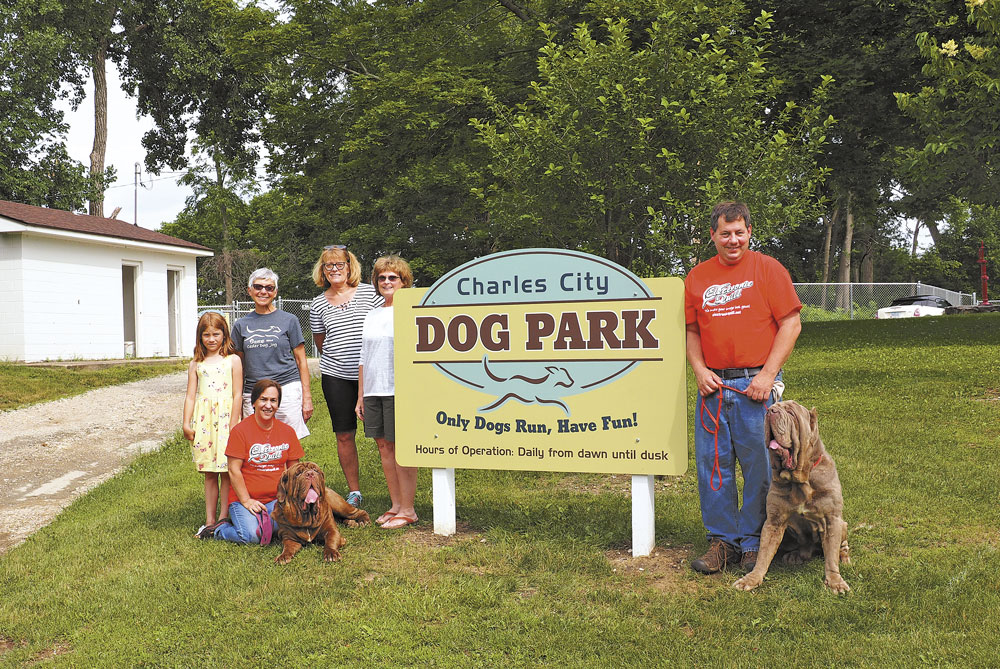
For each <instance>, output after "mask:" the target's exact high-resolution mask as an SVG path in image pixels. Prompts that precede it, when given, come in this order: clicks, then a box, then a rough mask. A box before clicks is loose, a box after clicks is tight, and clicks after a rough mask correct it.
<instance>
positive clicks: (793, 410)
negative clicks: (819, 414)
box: [733, 402, 851, 594]
mask: <svg viewBox="0 0 1000 669" xmlns="http://www.w3.org/2000/svg"><path fill="white" fill-rule="evenodd" d="M764 427H765V437H766V440H767V448H768V453H769V454H770V457H771V474H772V477H771V488H770V489H769V490H768V493H767V520H766V521H765V522H764V528H763V530H762V531H761V535H760V552H759V553H758V555H757V564H756V566H755V567H754V569H753V571H751V572H750V573H749V574H747V575H746V576H744V577H743V578H741V579H740V580H738V581H736V583H734V584H733V586H734V587H736V588H739V589H740V590H753V589H754V588H756V587H757V586H758V585H760V584H761V582H762V581H763V580H764V575H765V574H767V570H768V568H769V567H770V566H771V562H772V561H773V560H774V559H775V558H776V557H777V558H778V559H779V560H782V561H783V562H784V563H785V564H800V563H802V562H805V561H806V560H809V559H810V558H812V557H813V556H815V555H819V554H820V553H822V554H823V557H824V560H825V563H826V564H825V566H826V569H825V577H824V579H823V582H824V583H825V584H826V587H828V588H829V589H830V590H832V591H833V592H836V593H838V594H839V593H845V592H847V591H848V590H850V589H851V588H850V587H849V586H848V585H847V582H846V581H845V580H844V579H843V577H842V576H841V575H840V563H842V562H843V563H845V564H848V563H850V561H851V560H850V554H849V547H848V545H847V523H845V522H844V517H843V515H844V497H843V493H842V491H841V487H840V477H839V476H837V467H836V465H834V463H833V458H831V457H830V454H829V453H827V452H826V448H825V447H824V446H823V441H822V439H820V436H819V428H818V427H817V419H816V410H815V409H813V410H811V411H810V410H808V409H806V408H805V407H804V406H802V405H801V404H798V403H797V402H778V403H776V404H773V405H771V407H770V408H768V410H767V414H766V415H765V419H764Z"/></svg>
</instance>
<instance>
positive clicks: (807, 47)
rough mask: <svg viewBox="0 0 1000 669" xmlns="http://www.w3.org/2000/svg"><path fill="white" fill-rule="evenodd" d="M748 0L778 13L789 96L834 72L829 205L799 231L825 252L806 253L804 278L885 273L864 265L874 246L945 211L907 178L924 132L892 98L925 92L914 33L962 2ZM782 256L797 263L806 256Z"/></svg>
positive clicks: (778, 62)
mask: <svg viewBox="0 0 1000 669" xmlns="http://www.w3.org/2000/svg"><path fill="white" fill-rule="evenodd" d="M748 4H749V6H751V7H753V8H756V9H758V10H759V9H764V10H767V11H771V12H773V13H774V20H775V36H776V39H775V43H774V47H773V54H774V58H773V59H772V62H773V63H774V67H775V68H776V72H777V73H778V75H779V76H780V77H781V78H782V79H784V80H785V81H786V82H787V84H788V85H787V87H786V92H785V94H786V95H789V96H791V97H792V99H799V98H801V96H802V95H804V94H805V93H807V92H808V91H809V90H810V89H811V88H812V87H813V86H814V85H815V84H814V82H815V80H816V78H817V77H819V76H823V75H826V76H830V77H832V82H831V84H830V87H829V97H828V99H827V100H826V101H825V103H824V108H825V110H826V111H828V112H829V113H830V114H832V115H833V116H834V118H835V119H836V120H837V123H836V125H835V126H833V128H831V129H830V132H829V136H830V140H831V141H830V142H828V143H827V144H826V145H825V147H824V150H823V155H822V156H821V159H820V164H821V165H822V166H824V167H827V168H829V169H830V174H829V176H828V178H827V179H826V182H825V184H824V194H825V195H826V202H827V210H826V212H825V213H824V216H823V217H822V219H814V220H804V221H802V228H800V231H801V234H804V235H806V236H808V237H810V238H811V239H813V240H816V241H819V240H822V242H821V244H822V246H823V249H822V252H820V253H815V254H810V255H809V256H808V257H807V258H804V259H803V260H805V262H806V265H805V266H803V268H802V271H801V274H802V275H803V276H813V277H816V280H839V281H850V280H853V279H854V278H855V277H863V276H866V275H867V276H868V277H872V278H879V277H878V274H879V272H878V271H876V270H881V266H880V265H878V264H876V265H875V266H873V265H871V264H866V262H867V261H866V259H869V260H870V259H871V258H872V257H873V255H872V253H873V249H876V248H888V247H890V246H892V245H893V244H894V243H896V242H897V235H896V230H897V228H898V221H899V217H900V216H907V217H917V218H919V219H920V220H921V221H923V222H925V223H927V224H930V225H933V222H934V220H935V217H936V216H937V215H938V209H939V207H938V206H937V203H938V202H940V201H941V199H942V194H941V193H932V192H930V191H928V190H927V189H926V188H923V187H918V186H919V184H917V183H915V182H914V181H913V180H912V179H907V178H906V175H905V170H903V167H902V165H901V163H900V161H899V157H900V152H901V151H902V150H904V149H906V148H907V147H911V146H914V145H915V143H917V142H918V141H919V137H918V135H917V134H916V133H915V128H914V124H913V123H912V121H911V120H910V119H908V118H907V117H906V116H905V115H904V114H902V113H901V112H900V111H899V109H898V108H897V105H896V102H895V97H894V94H895V93H901V92H902V93H906V92H913V91H917V90H919V88H920V85H921V84H920V79H919V77H920V68H921V66H922V64H923V60H922V58H921V56H920V51H919V49H918V46H917V43H916V42H915V41H914V39H913V36H914V34H916V33H917V32H919V31H920V30H921V29H924V27H926V26H928V25H935V24H944V23H947V21H946V18H947V16H948V12H949V11H951V8H952V7H954V5H955V4H956V3H954V2H951V1H950V0H930V1H927V0H921V1H919V2H917V1H914V0H903V1H901V2H892V3H887V2H870V0H781V2H775V1H773V0H760V1H756V2H755V1H753V0H751V1H750V2H749V3H748ZM805 228H812V230H811V231H809V232H806V230H805ZM827 240H829V241H827ZM838 250H839V272H838V271H836V269H837V267H836V265H837V264H838V263H837V257H838ZM782 260H783V261H785V262H786V263H788V265H789V266H794V265H795V264H796V261H797V260H798V259H797V258H794V257H788V258H785V257H782ZM799 262H801V260H799ZM886 269H887V270H888V269H889V268H886Z"/></svg>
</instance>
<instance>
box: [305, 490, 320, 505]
mask: <svg viewBox="0 0 1000 669" xmlns="http://www.w3.org/2000/svg"><path fill="white" fill-rule="evenodd" d="M318 499H319V493H318V492H316V491H315V490H313V489H312V488H309V492H307V493H306V504H313V503H315V502H316V500H318Z"/></svg>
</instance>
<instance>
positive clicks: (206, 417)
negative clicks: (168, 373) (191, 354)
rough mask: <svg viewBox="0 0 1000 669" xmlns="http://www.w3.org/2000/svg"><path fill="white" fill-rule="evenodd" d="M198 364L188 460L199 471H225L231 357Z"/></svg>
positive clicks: (231, 370) (229, 412)
mask: <svg viewBox="0 0 1000 669" xmlns="http://www.w3.org/2000/svg"><path fill="white" fill-rule="evenodd" d="M234 357H236V356H234V355H227V356H226V357H225V358H223V359H222V360H219V361H215V362H205V361H202V362H199V363H198V365H197V369H198V391H197V393H196V394H195V397H194V425H193V427H194V441H193V442H191V458H192V459H193V460H194V464H195V465H196V466H197V467H198V471H200V472H224V471H227V467H228V462H227V460H226V444H227V443H228V442H229V421H230V419H231V417H232V414H233V358H234Z"/></svg>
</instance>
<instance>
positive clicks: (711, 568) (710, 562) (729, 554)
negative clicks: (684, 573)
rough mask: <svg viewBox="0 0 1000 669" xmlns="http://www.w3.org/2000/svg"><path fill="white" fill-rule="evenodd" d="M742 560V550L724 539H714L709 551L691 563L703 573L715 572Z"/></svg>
mask: <svg viewBox="0 0 1000 669" xmlns="http://www.w3.org/2000/svg"><path fill="white" fill-rule="evenodd" d="M739 560H740V552H739V551H738V550H737V549H736V547H735V546H730V545H729V544H727V543H726V542H725V541H723V540H722V539H712V540H711V541H709V543H708V551H707V552H706V553H705V554H704V555H702V556H701V557H700V558H698V559H697V560H695V561H693V562H692V563H691V568H692V569H694V570H695V571H697V572H700V573H702V574H714V573H716V572H718V571H722V570H723V569H725V568H726V567H728V566H729V565H733V564H736V563H737V562H739Z"/></svg>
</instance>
